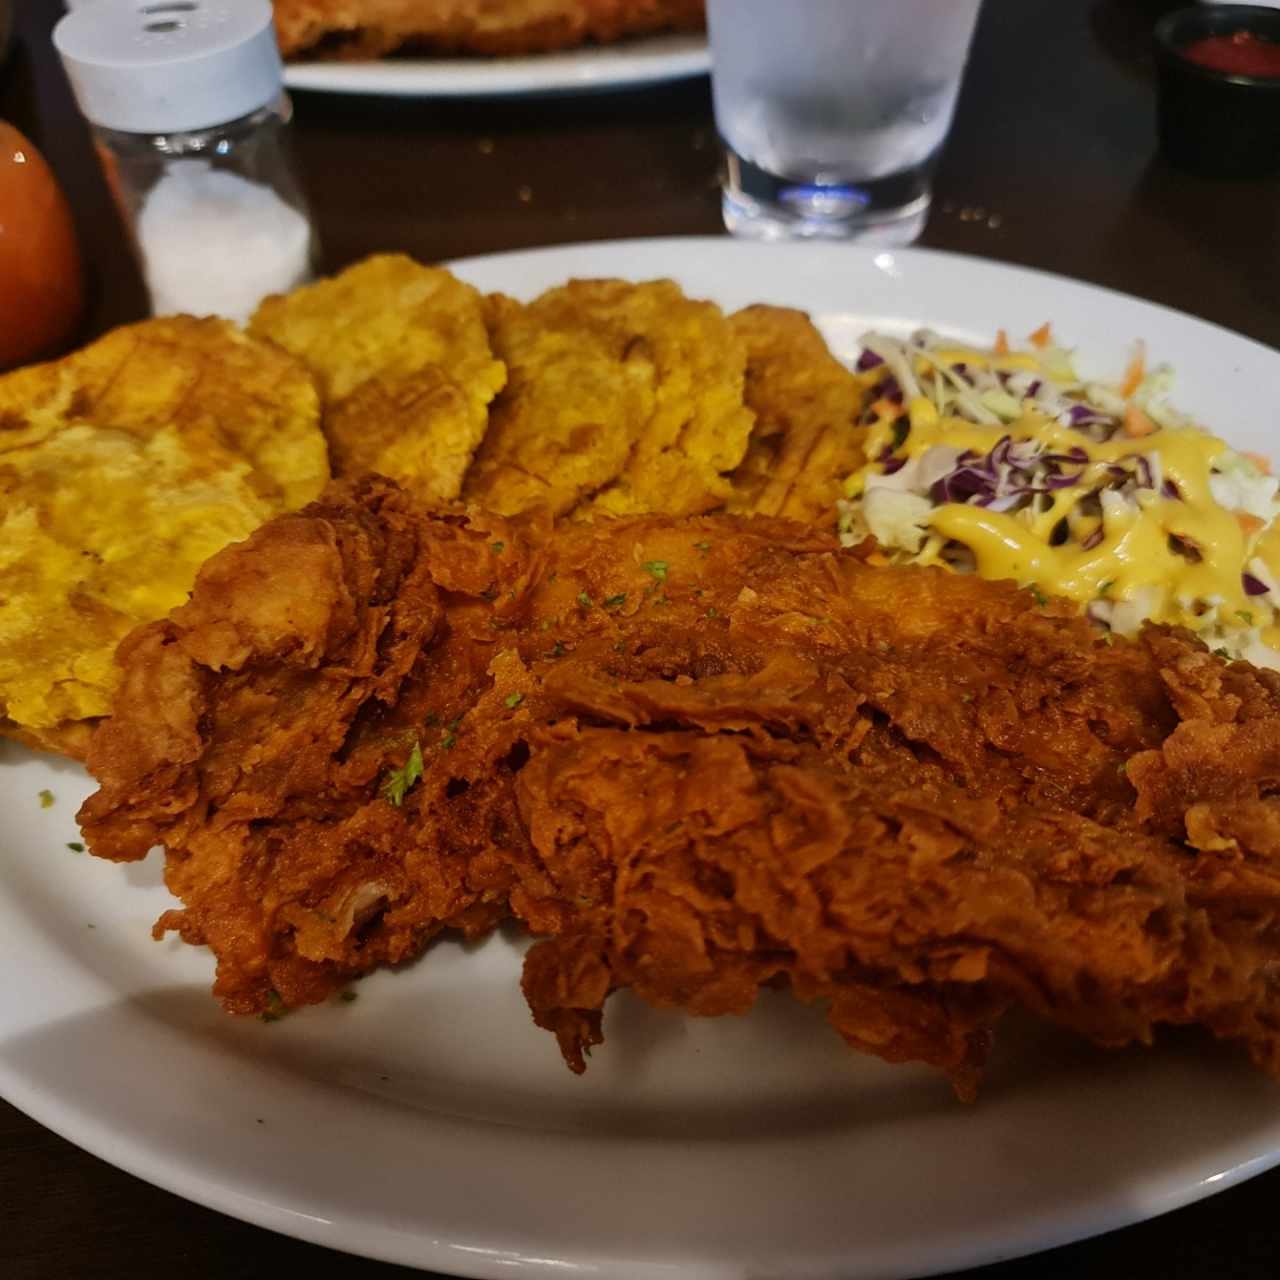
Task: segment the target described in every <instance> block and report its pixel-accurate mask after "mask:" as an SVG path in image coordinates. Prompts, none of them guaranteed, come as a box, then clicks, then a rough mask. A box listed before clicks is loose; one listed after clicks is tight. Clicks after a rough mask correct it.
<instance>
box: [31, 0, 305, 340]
mask: <svg viewBox="0 0 1280 1280" xmlns="http://www.w3.org/2000/svg"><path fill="white" fill-rule="evenodd" d="M53 39H54V44H55V45H56V46H57V49H58V52H59V54H60V55H61V57H62V63H63V66H64V67H65V68H66V71H67V76H68V78H69V79H70V81H71V87H72V90H73V92H74V93H75V97H76V101H77V102H78V104H79V106H80V110H81V111H82V112H83V113H84V115H85V116H86V117H87V119H88V120H89V123H90V125H91V126H92V128H93V133H94V137H95V141H96V143H97V146H98V154H99V156H100V158H101V160H102V165H103V168H104V170H105V172H106V175H107V180H108V182H109V184H110V186H111V188H112V191H113V193H114V195H115V197H116V200H117V202H118V204H119V205H120V208H121V211H122V212H123V214H124V216H125V220H126V223H127V225H128V226H129V228H130V230H131V231H132V234H133V240H134V244H135V246H136V248H137V251H138V254H139V257H140V259H141V263H142V269H143V274H144V277H145V279H146V282H147V288H148V289H149V291H150V294H151V307H152V310H153V311H154V312H155V313H156V314H157V315H164V314H169V313H173V312H179V311H182V312H192V313H195V314H197V315H206V314H215V315H222V316H226V317H227V318H228V319H230V320H235V321H237V322H240V323H243V322H244V321H246V320H247V319H248V318H249V316H250V315H251V314H252V312H253V310H254V308H255V306H256V305H257V303H258V301H259V300H260V299H261V298H262V297H263V296H265V295H266V294H268V293H278V292H281V291H283V290H286V289H290V288H292V287H293V286H295V285H297V284H301V283H302V282H304V281H306V280H308V279H309V278H310V277H311V276H312V274H313V272H314V267H315V259H316V241H315V235H314V232H313V230H312V226H311V219H310V215H309V212H308V209H307V204H306V200H305V198H304V197H303V194H302V190H301V188H300V187H299V185H298V183H297V181H296V178H295V175H294V172H293V166H292V161H291V157H290V152H289V147H288V126H289V120H290V117H291V115H292V105H291V104H290V102H289V98H288V95H287V94H286V93H285V91H284V89H283V80H282V72H281V66H280V54H279V52H278V50H277V48H276V41H275V32H274V30H273V28H272V22H271V6H270V4H269V3H268V0H95V3H93V4H90V5H86V6H84V7H83V8H79V9H77V10H76V11H75V12H73V13H69V14H68V15H67V16H66V17H65V18H63V19H62V20H61V22H59V23H58V25H57V27H56V28H55V29H54V33H53Z"/></svg>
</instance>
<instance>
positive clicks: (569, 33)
mask: <svg viewBox="0 0 1280 1280" xmlns="http://www.w3.org/2000/svg"><path fill="white" fill-rule="evenodd" d="M275 17H276V33H277V36H278V37H279V41H280V51H281V53H282V54H283V55H284V56H285V57H286V58H297V57H329V58H334V57H337V58H378V57H382V56H383V55H384V54H387V53H391V52H394V51H395V50H397V49H401V48H405V47H406V46H407V47H408V48H409V49H413V50H421V51H424V52H429V53H443V54H459V53H461V54H480V55H488V56H500V55H517V54H527V53H546V52H550V51H552V50H555V49H570V48H573V47H574V46H576V45H581V44H586V43H587V42H588V41H595V42H597V43H600V44H605V43H610V42H612V41H615V40H621V39H624V38H626V37H628V36H638V35H649V34H652V33H654V32H658V31H696V30H700V29H701V28H702V26H703V24H704V22H705V14H704V8H703V0H499V3H494V0H275Z"/></svg>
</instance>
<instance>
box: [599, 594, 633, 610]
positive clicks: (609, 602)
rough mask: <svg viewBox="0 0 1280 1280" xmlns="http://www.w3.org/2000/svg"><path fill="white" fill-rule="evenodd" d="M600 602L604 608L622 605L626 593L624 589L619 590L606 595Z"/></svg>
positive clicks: (625, 598)
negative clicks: (612, 594) (616, 592)
mask: <svg viewBox="0 0 1280 1280" xmlns="http://www.w3.org/2000/svg"><path fill="white" fill-rule="evenodd" d="M601 603H602V604H603V605H604V607H605V608H606V609H617V608H620V607H621V606H622V605H624V604H626V603H627V593H626V592H625V591H619V592H618V594H617V595H616V596H606V597H605V599H604V600H602V601H601Z"/></svg>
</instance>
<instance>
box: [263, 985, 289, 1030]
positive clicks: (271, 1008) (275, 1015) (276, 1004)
mask: <svg viewBox="0 0 1280 1280" xmlns="http://www.w3.org/2000/svg"><path fill="white" fill-rule="evenodd" d="M288 1012H289V1009H288V1006H287V1005H286V1004H285V1002H284V1001H283V1000H281V999H280V993H279V992H278V991H276V990H275V989H274V988H273V989H272V990H271V991H268V992H267V1007H266V1009H265V1010H264V1011H263V1012H262V1014H261V1015H260V1016H261V1018H262V1020H263V1022H279V1021H280V1019H281V1018H283V1017H284V1015H285V1014H286V1013H288Z"/></svg>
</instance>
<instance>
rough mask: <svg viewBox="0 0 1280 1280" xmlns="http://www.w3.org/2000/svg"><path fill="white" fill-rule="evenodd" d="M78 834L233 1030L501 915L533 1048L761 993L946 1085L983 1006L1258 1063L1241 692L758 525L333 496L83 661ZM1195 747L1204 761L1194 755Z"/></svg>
mask: <svg viewBox="0 0 1280 1280" xmlns="http://www.w3.org/2000/svg"><path fill="white" fill-rule="evenodd" d="M121 657H122V661H123V664H124V678H123V685H122V689H121V694H120V697H119V699H118V701H117V706H116V713H115V715H114V716H113V717H112V718H111V719H110V720H108V721H106V722H105V723H104V725H103V726H102V727H101V728H100V729H99V730H98V732H97V734H96V736H95V739H94V744H93V749H92V752H91V755H90V766H91V769H92V770H93V772H94V773H95V775H96V776H97V777H98V779H99V782H100V784H101V789H100V790H99V791H98V792H97V794H96V795H94V796H93V797H91V798H90V800H89V801H88V802H87V803H86V804H85V806H84V808H83V809H82V811H81V815H80V817H81V822H82V824H83V827H84V830H85V832H86V834H87V836H88V839H89V841H90V844H91V846H92V848H93V849H94V851H95V852H96V853H98V854H100V855H104V856H107V857H112V858H119V859H132V858H138V857H142V856H144V855H145V853H146V851H147V850H148V849H149V848H150V847H151V846H153V845H154V844H156V843H160V842H163V843H164V844H165V845H166V846H167V850H168V859H167V882H168V884H169V886H170V888H171V889H172V890H173V891H174V892H175V893H177V894H178V895H179V896H180V897H181V899H182V901H183V904H184V905H183V908H182V909H181V910H180V911H173V912H170V913H167V914H166V915H165V916H164V917H163V918H162V919H161V921H160V922H159V926H158V928H159V929H160V930H164V929H176V930H178V931H179V933H180V934H181V936H182V937H183V938H184V939H186V940H187V941H188V942H191V943H196V944H205V945H208V946H209V947H210V948H212V950H213V952H214V953H215V955H216V957H217V962H218V976H217V982H216V985H215V991H216V993H217V995H218V996H219V997H220V998H221V999H222V1001H223V1002H224V1004H225V1005H226V1006H227V1007H228V1008H229V1009H232V1010H235V1011H238V1012H253V1011H259V1010H263V1009H265V1008H267V1007H268V1006H269V1005H270V1004H271V1003H272V1002H273V1001H276V1000H283V1002H284V1003H285V1004H286V1005H295V1004H301V1003H305V1002H308V1001H315V1000H320V999H323V998H325V997H326V996H327V995H330V994H331V993H332V992H333V991H334V990H335V989H337V988H338V987H339V985H340V984H342V983H343V982H345V981H347V980H349V979H350V978H351V977H352V976H354V975H358V974H360V973H363V972H366V971H367V970H368V969H370V968H372V967H374V966H376V965H380V964H386V963H391V962H397V961H401V960H404V959H407V958H409V957H411V956H413V955H415V954H416V953H418V952H419V951H420V950H421V949H422V947H423V946H424V945H425V943H426V941H427V939H428V938H430V937H432V936H433V935H434V934H436V933H438V932H439V931H440V930H441V929H444V928H456V929H459V930H461V931H463V932H464V933H466V934H468V935H472V936H474V935H475V934H477V933H479V932H482V931H483V930H485V929H487V928H489V927H490V926H491V925H492V924H493V923H494V922H495V921H497V920H498V919H500V918H501V917H502V916H504V915H507V914H510V915H513V916H515V917H516V918H517V919H519V920H521V921H523V922H524V923H525V924H526V925H527V926H528V928H529V929H530V930H531V931H532V932H533V933H534V934H535V935H538V936H539V937H540V938H541V939H542V941H540V942H539V943H538V944H537V945H536V946H535V947H534V948H533V950H531V951H530V952H529V954H528V956H527V959H526V963H525V973H524V990H525V994H526V996H527V998H528V1001H529V1003H530V1006H531V1008H532V1010H533V1013H534V1016H535V1019H536V1021H537V1022H538V1023H539V1024H540V1025H542V1026H544V1027H547V1028H549V1029H550V1030H552V1031H553V1032H554V1033H555V1034H556V1036H557V1038H558V1040H559V1042H560V1045H561V1048H562V1050H563V1053H564V1055H565V1057H566V1059H567V1061H568V1062H569V1064H570V1065H571V1066H572V1067H573V1068H574V1069H575V1070H581V1069H582V1067H583V1065H584V1055H585V1054H586V1053H587V1051H588V1050H590V1048H591V1047H592V1046H593V1045H596V1044H598V1043H600V1040H601V1034H602V1021H601V1019H602V1011H603V1007H604V1004H605V1001H606V999H607V997H608V995H609V994H610V992H612V991H614V990H616V989H618V988H620V987H627V986H629V987H632V988H633V989H634V990H635V991H636V992H637V993H638V994H639V995H640V996H641V997H642V998H643V999H645V1000H646V1001H648V1002H650V1003H651V1004H654V1005H658V1006H664V1007H674V1008H680V1009H685V1010H687V1011H689V1012H690V1013H694V1014H705V1015H712V1014H721V1013H729V1012H734V1013H741V1012H743V1011H745V1010H746V1009H748V1008H749V1007H750V1006H751V1004H752V1003H753V1001H754V1000H755V998H756V995H757V992H758V991H759V989H760V988H761V986H762V985H763V984H766V983H768V984H774V985H776V984H779V983H782V984H785V985H787V986H789V987H790V989H791V990H792V992H793V993H794V994H795V995H796V996H797V997H798V998H799V999H801V1000H803V1001H806V1002H818V1003H821V1004H822V1005H824V1006H825V1007H826V1008H827V1010H828V1017H829V1019H830V1021H831V1023H832V1024H833V1025H834V1027H835V1029H836V1030H837V1031H838V1032H839V1033H840V1034H841V1035H842V1036H843V1037H844V1038H845V1039H846V1040H847V1041H848V1042H849V1043H850V1044H852V1045H853V1046H855V1047H857V1048H859V1049H861V1050H864V1051H866V1052H869V1053H874V1054H877V1055H879V1056H881V1057H883V1058H886V1059H888V1060H890V1061H902V1060H908V1059H909V1060H919V1061H923V1062H927V1063H932V1064H934V1065H935V1066H937V1067H939V1068H941V1069H942V1070H943V1071H945V1072H946V1073H947V1074H948V1075H949V1076H950V1077H951V1079H952V1081H953V1083H954V1085H955V1087H956V1089H957V1091H958V1092H959V1093H960V1094H961V1095H962V1096H965V1097H969V1096H972V1093H973V1090H974V1088H975V1086H976V1082H977V1079H978V1076H979V1073H980V1071H981V1067H982V1063H983V1060H984V1058H985V1056H986V1053H987V1050H988V1046H989V1044H990V1041H991V1038H992V1035H993V1033H994V1031H995V1029H996V1027H997V1026H998V1024H999V1020H1000V1018H1001V1015H1002V1014H1003V1013H1004V1011H1005V1010H1006V1009H1007V1008H1009V1007H1010V1006H1012V1005H1022V1006H1024V1007H1026V1008H1028V1009H1030V1010H1031V1011H1032V1012H1033V1013H1035V1014H1037V1015H1039V1016H1041V1017H1043V1018H1046V1019H1048V1020H1051V1021H1054V1022H1057V1023H1059V1024H1061V1025H1064V1026H1066V1027H1069V1028H1072V1029H1074V1030H1076V1031H1077V1032H1079V1033H1081V1034H1082V1035H1084V1036H1087V1037H1089V1038H1090V1039H1092V1040H1094V1041H1096V1042H1097V1043H1099V1044H1102V1045H1106V1046H1115V1045H1122V1044H1126V1043H1130V1042H1134V1041H1137V1042H1142V1043H1147V1042H1149V1041H1150V1039H1151V1038H1152V1036H1153V1034H1154V1032H1155V1030H1156V1029H1157V1028H1158V1027H1159V1026H1161V1025H1165V1024H1200V1025H1202V1026H1204V1027H1206V1028H1207V1029H1208V1030H1209V1031H1211V1032H1212V1033H1213V1034H1214V1035H1216V1036H1219V1037H1222V1038H1225V1039H1230V1040H1236V1041H1240V1042H1242V1043H1243V1044H1244V1045H1245V1046H1246V1047H1247V1048H1248V1050H1249V1052H1250V1053H1251V1054H1252V1056H1253V1058H1254V1059H1255V1061H1256V1062H1257V1063H1258V1065H1259V1066H1261V1067H1262V1068H1263V1069H1265V1070H1267V1071H1268V1072H1270V1073H1272V1074H1273V1075H1280V979H1278V977H1277V975H1278V974H1280V839H1277V837H1276V835H1275V832H1276V831H1278V830H1280V800H1278V799H1277V797H1276V796H1275V795H1274V794H1273V792H1274V780H1275V778H1276V777H1277V776H1278V775H1280V677H1278V676H1276V675H1274V674H1272V673H1269V672H1262V671H1255V670H1253V669H1252V668H1250V667H1248V666H1247V665H1246V664H1243V663H1236V664H1233V665H1227V664H1224V663H1222V662H1221V661H1219V660H1218V659H1217V658H1215V657H1214V656H1213V655H1211V654H1209V653H1208V652H1207V651H1206V650H1205V649H1204V648H1203V647H1202V646H1201V645H1200V644H1199V643H1198V642H1197V641H1196V640H1195V639H1194V638H1193V637H1191V636H1190V635H1189V634H1188V633H1185V632H1177V631H1170V630H1166V629H1161V628H1152V627H1149V628H1148V629H1147V630H1146V631H1145V632H1144V633H1143V636H1142V637H1141V638H1140V639H1139V640H1137V641H1123V640H1118V641H1116V642H1115V643H1114V644H1112V645H1108V644H1105V643H1103V641H1102V639H1101V638H1100V637H1099V636H1098V635H1097V634H1096V633H1095V632H1094V631H1093V630H1092V629H1091V627H1090V626H1089V624H1088V622H1087V621H1086V620H1084V619H1082V618H1080V617H1079V616H1077V615H1076V613H1075V611H1074V609H1073V608H1071V607H1070V606H1068V605H1066V604H1062V605H1059V604H1056V603H1052V602H1050V603H1049V604H1048V606H1047V607H1040V606H1039V605H1038V604H1037V602H1036V601H1035V599H1034V598H1033V597H1032V596H1031V595H1030V593H1028V592H1023V591H1019V590H1017V589H1016V588H1015V587H1014V586H1013V584H1011V583H996V582H987V581H984V580H982V579H979V578H976V577H968V578H966V577H961V576H958V575H951V574H947V573H944V572H943V571H941V570H937V569H922V568H916V567H908V568H886V569H872V568H870V567H868V566H867V565H866V564H864V563H863V562H862V561H861V560H860V559H859V558H858V556H857V555H856V554H855V553H854V552H850V551H842V550H841V549H839V547H838V546H837V545H836V543H835V540H834V539H833V538H831V537H829V536H827V535H824V534H821V533H818V532H815V531H812V530H810V529H808V528H806V527H805V526H802V525H799V524H795V523H792V522H787V521H779V520H774V519H769V518H764V517H755V518H752V519H742V518H736V517H732V516H709V517H699V518H693V519H671V518H667V517H658V516H654V517H643V518H637V519H627V520H617V521H598V522H594V523H592V524H576V525H573V524H570V525H561V526H560V527H559V528H558V529H556V530H554V531H552V530H550V528H549V525H547V524H545V523H529V522H527V521H524V520H516V521H510V520H504V519H502V518H500V517H495V516H491V515H486V514H483V513H481V512H479V511H478V510H477V511H472V512H471V513H469V514H465V515H464V514H462V513H444V514H441V513H435V514H433V513H429V512H427V511H424V510H422V509H420V508H418V507H417V506H415V504H414V503H413V502H412V501H410V500H409V499H407V497H406V496H405V495H403V494H400V493H398V492H396V491H395V490H394V489H393V488H391V487H390V486H388V485H386V484H385V483H384V482H381V481H371V482H367V483H365V484H364V485H363V486H361V487H359V488H357V489H354V490H353V489H337V490H335V491H332V492H331V493H330V494H329V495H328V497H327V498H326V499H325V500H324V501H322V502H321V503H318V504H316V505H314V506H312V507H311V508H309V509H308V510H307V511H305V512H303V513H302V514H299V515H294V516H286V517H282V518H279V519H276V520H274V521H272V522H271V523H270V524H268V525H267V526H265V527H264V528H263V529H261V530H259V531H258V532H257V533H256V534H255V535H254V536H253V537H252V538H251V539H250V540H249V541H248V542H246V543H243V544H240V545H238V546H236V547H232V548H229V549H228V550H226V551H224V552H222V553H220V554H219V555H218V556H216V557H215V558H214V559H213V560H211V561H210V562H209V564H208V565H206V566H205V568H204V570H203V571H202V572H201V575H200V578H199V581H198V582H197V585H196V588H195V591H194V593H193V595H192V599H191V602H190V603H189V604H188V605H186V606H184V607H182V608H181V609H179V610H177V611H176V612H175V613H174V614H173V615H172V616H171V617H170V618H169V619H168V620H166V621H163V622H157V623H153V624H151V625H150V626H147V627H144V628H141V629H140V630H139V631H137V632H135V633H134V635H133V636H131V637H130V639H129V640H128V642H127V643H126V644H125V645H124V646H123V647H122V650H121ZM1224 748H1230V749H1231V750H1230V751H1228V750H1224Z"/></svg>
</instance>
